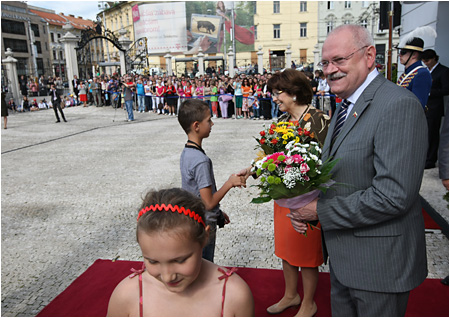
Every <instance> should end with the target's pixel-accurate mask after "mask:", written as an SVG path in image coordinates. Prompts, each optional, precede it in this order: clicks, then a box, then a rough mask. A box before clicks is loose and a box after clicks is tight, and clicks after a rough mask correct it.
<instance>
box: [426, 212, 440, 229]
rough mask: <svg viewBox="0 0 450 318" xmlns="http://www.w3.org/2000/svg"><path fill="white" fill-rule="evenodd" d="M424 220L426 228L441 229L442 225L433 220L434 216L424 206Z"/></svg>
mask: <svg viewBox="0 0 450 318" xmlns="http://www.w3.org/2000/svg"><path fill="white" fill-rule="evenodd" d="M422 215H423V220H424V221H425V229H428V230H439V229H441V227H440V226H439V225H438V224H437V223H436V221H434V220H433V218H432V217H431V216H430V215H429V214H428V213H427V211H425V209H423V208H422Z"/></svg>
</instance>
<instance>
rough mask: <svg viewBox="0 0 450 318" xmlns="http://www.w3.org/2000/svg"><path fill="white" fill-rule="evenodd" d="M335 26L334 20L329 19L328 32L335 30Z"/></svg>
mask: <svg viewBox="0 0 450 318" xmlns="http://www.w3.org/2000/svg"><path fill="white" fill-rule="evenodd" d="M333 27H334V23H333V21H328V22H327V33H330V32H331V31H333Z"/></svg>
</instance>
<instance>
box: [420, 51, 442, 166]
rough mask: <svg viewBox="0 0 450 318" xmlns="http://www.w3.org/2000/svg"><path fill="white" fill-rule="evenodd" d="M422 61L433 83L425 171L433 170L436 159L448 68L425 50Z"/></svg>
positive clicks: (434, 55)
mask: <svg viewBox="0 0 450 318" xmlns="http://www.w3.org/2000/svg"><path fill="white" fill-rule="evenodd" d="M422 61H423V62H424V63H425V65H426V66H427V67H428V70H429V71H430V73H431V77H432V79H433V82H432V84H431V91H430V96H429V97H428V103H427V106H428V111H427V112H426V116H427V122H428V152H427V161H426V164H425V169H430V168H434V167H435V165H436V161H437V159H438V149H439V134H440V133H439V132H440V127H441V120H442V116H444V104H445V101H444V99H445V96H447V99H446V100H447V101H446V102H447V107H448V75H449V73H448V67H447V66H444V65H442V64H441V63H439V56H438V55H437V54H436V52H435V51H434V50H425V51H424V52H423V55H422Z"/></svg>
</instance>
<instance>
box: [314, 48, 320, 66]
mask: <svg viewBox="0 0 450 318" xmlns="http://www.w3.org/2000/svg"><path fill="white" fill-rule="evenodd" d="M313 53H314V65H313V67H314V71H315V70H316V68H317V64H319V62H320V58H319V53H320V50H319V44H316V45H314V51H313Z"/></svg>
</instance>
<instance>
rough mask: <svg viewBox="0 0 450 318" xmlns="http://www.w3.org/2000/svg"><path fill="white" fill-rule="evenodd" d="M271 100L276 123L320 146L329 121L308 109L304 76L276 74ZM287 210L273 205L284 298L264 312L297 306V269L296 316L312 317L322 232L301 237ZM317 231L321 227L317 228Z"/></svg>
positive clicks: (309, 96) (309, 93)
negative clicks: (296, 128) (292, 124)
mask: <svg viewBox="0 0 450 318" xmlns="http://www.w3.org/2000/svg"><path fill="white" fill-rule="evenodd" d="M267 85H268V88H269V90H270V91H271V92H272V98H273V101H274V102H275V103H277V104H278V106H279V108H280V111H282V112H285V113H284V114H283V115H281V116H280V117H279V118H278V122H287V121H298V122H299V124H300V126H301V127H302V128H306V129H309V130H310V131H311V132H314V135H315V136H316V139H317V141H318V142H319V143H320V144H321V145H323V143H324V141H325V137H326V135H327V132H328V125H329V123H330V118H329V117H328V116H327V115H326V114H324V113H323V112H322V111H320V110H317V109H316V108H314V107H312V106H311V101H312V98H313V91H312V88H311V85H310V83H309V80H308V78H307V77H306V76H305V75H304V73H302V72H299V71H296V70H293V69H286V70H285V71H284V72H281V73H278V74H275V75H274V76H272V78H271V79H270V80H269V81H268V83H267ZM289 212H290V211H289V209H288V208H283V207H280V206H279V205H277V204H276V203H275V204H274V236H275V255H277V256H278V257H279V258H281V259H282V262H283V274H284V280H285V292H284V296H283V298H282V299H281V300H280V301H279V302H278V303H276V304H274V305H272V306H270V307H269V308H267V312H268V313H270V314H275V313H280V312H282V311H284V310H285V309H286V308H288V307H290V306H295V305H298V304H300V302H301V300H300V295H299V294H298V292H297V281H298V268H299V267H301V273H302V282H303V301H302V302H301V306H300V309H299V311H298V313H297V316H302V317H312V316H314V314H315V313H316V312H317V306H316V303H315V302H314V294H315V292H316V288H317V282H318V279H319V266H320V265H321V264H322V263H323V255H322V240H321V231H320V230H317V229H314V230H308V233H307V234H308V236H304V235H302V234H300V233H298V232H296V231H295V230H294V228H293V227H292V224H291V221H290V219H289V218H288V217H287V216H286V215H287V214H288V213H289ZM317 227H318V228H320V223H319V224H318V225H317Z"/></svg>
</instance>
